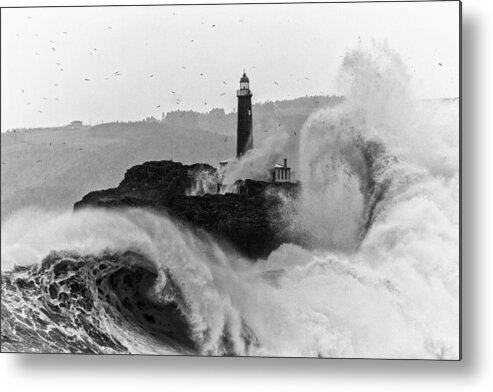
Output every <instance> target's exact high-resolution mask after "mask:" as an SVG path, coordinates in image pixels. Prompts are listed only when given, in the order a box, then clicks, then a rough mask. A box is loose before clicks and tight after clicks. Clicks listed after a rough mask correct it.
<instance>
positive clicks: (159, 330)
mask: <svg viewBox="0 0 493 392" xmlns="http://www.w3.org/2000/svg"><path fill="white" fill-rule="evenodd" d="M409 79H410V78H409V76H408V74H407V71H406V66H405V64H403V62H402V61H401V59H400V58H399V56H398V55H397V54H396V53H394V52H393V51H392V50H390V49H389V48H388V47H387V46H385V45H376V46H375V47H374V48H372V49H371V50H370V51H367V50H363V49H358V50H355V51H353V52H351V53H349V54H348V55H347V56H346V58H345V59H344V62H343V65H342V68H341V75H340V80H341V83H342V87H343V88H344V89H345V90H344V91H345V97H346V99H345V101H344V103H342V104H340V105H338V106H336V107H332V108H327V109H324V110H320V111H318V112H316V113H313V114H312V115H311V116H310V118H309V119H308V121H307V122H306V124H305V125H304V126H303V128H302V129H301V130H300V132H301V138H300V145H299V151H298V156H297V157H296V160H295V161H296V162H298V165H297V167H296V168H295V169H296V170H297V172H298V175H299V179H300V182H301V184H302V192H301V196H300V197H299V198H298V199H297V200H294V201H286V206H285V209H286V215H288V216H289V217H290V222H291V223H290V224H291V225H292V230H293V231H294V232H298V233H301V235H303V236H305V237H306V238H307V239H308V240H309V241H308V243H307V246H306V247H300V246H296V245H293V244H284V245H282V246H281V247H279V248H278V249H277V250H275V251H274V252H273V253H272V254H271V255H270V256H269V257H268V258H267V259H266V260H257V262H255V263H252V262H251V261H249V260H245V259H243V258H242V257H241V256H240V255H237V254H234V253H231V251H230V250H228V251H226V250H224V249H222V248H221V247H219V246H218V245H217V244H216V243H215V242H214V240H213V239H211V238H209V237H208V236H206V235H201V236H198V235H197V234H196V233H195V234H194V233H191V232H189V231H187V230H186V229H184V228H183V227H181V226H180V225H178V224H176V223H174V222H172V221H171V220H170V219H168V218H166V217H164V216H156V215H153V214H152V213H150V212H146V211H142V210H135V209H129V210H126V211H120V212H116V211H103V210H90V209H88V210H83V211H78V212H76V213H74V214H71V213H70V214H61V215H60V214H59V215H52V214H50V213H45V212H39V211H24V212H21V213H19V214H17V215H16V216H14V217H12V218H11V219H9V220H8V221H7V222H6V223H5V224H4V225H3V226H2V268H3V272H2V298H3V306H2V321H3V322H2V349H3V350H5V351H11V350H16V351H17V350H18V351H30V350H35V351H44V352H46V351H65V352H97V353H107V352H117V353H164V354H183V353H196V354H207V355H262V356H304V357H372V358H434V359H439V358H441V359H457V358H458V356H459V155H458V154H459V132H458V124H459V121H458V103H457V102H456V101H439V100H437V101H416V100H415V99H413V97H412V91H410V87H409V86H410V80H409ZM286 138H287V137H286V136H283V140H285V139H286ZM272 145H273V146H274V145H275V146H276V147H275V148H276V149H278V148H279V144H276V143H272ZM268 150H269V148H267V150H265V149H264V150H263V151H264V152H263V153H262V154H260V153H259V152H258V151H257V152H255V150H253V151H252V153H251V156H250V157H249V158H248V159H249V163H248V167H250V168H251V169H248V170H259V168H260V167H261V166H262V165H264V166H265V165H266V163H265V162H268V159H266V158H265V157H266V156H268V155H269V154H270V153H271V152H269V151H268ZM276 151H277V150H276ZM274 152H275V151H274ZM256 157H258V159H257V158H256ZM256 162H257V163H258V165H256ZM245 167H246V166H245ZM235 170H240V171H241V170H247V169H242V166H241V162H240V163H239V166H235ZM204 180H205V181H206V182H207V179H204ZM199 182H200V187H201V188H204V189H205V188H207V186H208V185H207V184H204V183H203V181H202V179H201V181H199Z"/></svg>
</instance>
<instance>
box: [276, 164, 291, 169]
mask: <svg viewBox="0 0 493 392" xmlns="http://www.w3.org/2000/svg"><path fill="white" fill-rule="evenodd" d="M274 167H279V168H284V169H290V168H289V167H286V166H284V165H280V164H279V163H276V164H274Z"/></svg>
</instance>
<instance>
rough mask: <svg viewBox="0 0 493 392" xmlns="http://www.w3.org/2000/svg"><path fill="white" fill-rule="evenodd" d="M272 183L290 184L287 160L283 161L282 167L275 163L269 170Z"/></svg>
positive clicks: (289, 170)
mask: <svg viewBox="0 0 493 392" xmlns="http://www.w3.org/2000/svg"><path fill="white" fill-rule="evenodd" d="M271 176H272V182H291V168H289V167H288V160H287V159H284V165H280V164H278V163H276V164H275V165H274V167H273V168H272V169H271Z"/></svg>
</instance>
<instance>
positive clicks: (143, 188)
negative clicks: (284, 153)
mask: <svg viewBox="0 0 493 392" xmlns="http://www.w3.org/2000/svg"><path fill="white" fill-rule="evenodd" d="M204 178H206V179H212V180H211V181H209V182H208V183H207V184H205V185H204ZM217 178H218V173H217V170H216V169H215V168H213V167H212V166H210V165H207V164H193V165H184V164H182V163H179V162H173V161H152V162H145V163H143V164H141V165H137V166H134V167H132V168H130V169H128V170H127V172H126V173H125V177H124V179H123V181H122V182H121V183H120V184H119V185H118V186H117V187H116V188H111V189H105V190H99V191H95V192H90V193H89V194H87V195H85V196H84V197H83V198H82V200H80V201H78V202H77V203H75V205H74V209H75V210H78V209H81V208H84V207H93V208H127V207H139V208H146V209H151V210H152V211H154V212H157V213H162V214H166V215H168V216H170V217H172V218H173V219H175V220H178V221H179V222H181V223H185V224H187V225H188V226H189V227H191V228H192V229H193V230H198V231H200V230H204V231H205V232H207V233H209V234H211V235H212V236H213V237H214V238H215V239H216V241H217V242H218V243H220V244H221V245H224V246H231V247H233V248H234V249H236V250H237V251H239V252H240V253H242V254H243V255H245V256H247V257H250V258H252V259H257V258H265V257H267V256H268V255H269V254H270V253H271V252H272V251H273V250H274V249H276V248H277V247H279V245H281V244H282V243H286V242H299V239H298V240H297V239H296V236H294V235H293V234H292V233H291V230H290V229H289V227H290V225H289V222H287V220H288V219H289V218H288V216H287V215H288V214H286V208H285V206H286V200H295V199H296V198H297V196H298V194H299V191H300V185H299V184H298V183H267V182H262V181H254V180H248V179H247V180H239V181H237V182H236V183H235V184H234V185H235V186H234V189H235V191H234V193H224V194H222V193H221V192H219V187H220V185H219V183H216V182H214V179H217ZM197 189H199V191H198V192H197ZM192 190H193V191H192Z"/></svg>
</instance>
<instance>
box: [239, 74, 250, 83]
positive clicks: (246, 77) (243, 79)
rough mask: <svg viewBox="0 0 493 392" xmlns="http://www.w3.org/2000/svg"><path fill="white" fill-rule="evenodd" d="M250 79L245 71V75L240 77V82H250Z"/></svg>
mask: <svg viewBox="0 0 493 392" xmlns="http://www.w3.org/2000/svg"><path fill="white" fill-rule="evenodd" d="M249 82H250V80H249V79H248V76H246V73H245V72H243V76H242V77H241V79H240V83H249Z"/></svg>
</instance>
